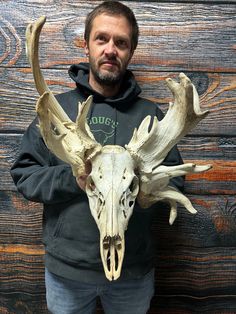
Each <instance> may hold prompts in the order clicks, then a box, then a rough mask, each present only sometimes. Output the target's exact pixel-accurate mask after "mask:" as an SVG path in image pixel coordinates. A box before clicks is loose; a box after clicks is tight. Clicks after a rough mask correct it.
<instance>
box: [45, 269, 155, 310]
mask: <svg viewBox="0 0 236 314" xmlns="http://www.w3.org/2000/svg"><path fill="white" fill-rule="evenodd" d="M45 282H46V297H47V306H48V309H49V311H50V312H51V313H53V314H92V313H95V311H96V299H97V297H100V300H101V303H102V307H103V309H104V312H105V313H106V314H146V313H147V311H148V309H149V306H150V301H151V298H152V296H153V294H154V270H152V271H151V272H149V273H148V274H146V275H145V276H144V277H143V278H141V279H134V280H127V281H123V282H118V281H112V282H107V283H106V284H101V285H97V284H91V283H84V282H78V281H74V280H70V279H66V278H62V277H59V276H57V275H54V274H52V273H51V272H49V271H48V270H47V269H46V272H45Z"/></svg>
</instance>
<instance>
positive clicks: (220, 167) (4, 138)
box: [0, 134, 236, 195]
mask: <svg viewBox="0 0 236 314" xmlns="http://www.w3.org/2000/svg"><path fill="white" fill-rule="evenodd" d="M21 139H22V135H21V134H17V135H14V134H1V135H0V144H1V145H0V155H1V159H0V172H1V181H0V190H15V186H14V183H13V181H12V178H11V176H10V172H9V170H10V167H11V165H12V164H13V162H14V160H15V159H16V157H17V155H18V151H19V147H20V143H21ZM222 143H223V144H222ZM235 146H236V138H228V139H227V142H225V141H224V138H223V139H222V138H218V137H213V138H196V137H188V138H186V139H184V140H183V141H181V145H180V151H181V154H182V156H183V159H184V162H194V163H197V164H212V165H213V168H212V169H211V170H210V171H208V172H205V173H201V174H194V175H188V176H187V177H186V186H185V191H186V193H190V194H232V195H235V194H236V189H235V182H236V162H235V159H236V149H235ZM212 158H215V159H212ZM225 158H227V161H225Z"/></svg>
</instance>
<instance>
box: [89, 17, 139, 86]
mask: <svg viewBox="0 0 236 314" xmlns="http://www.w3.org/2000/svg"><path fill="white" fill-rule="evenodd" d="M131 33H132V28H131V26H130V24H129V22H128V21H127V19H126V18H125V17H123V16H120V15H118V16H110V15H106V14H101V15H98V16H97V17H96V18H95V19H94V21H93V24H92V29H91V33H90V37H89V42H88V43H86V44H85V51H86V53H87V54H88V55H89V62H90V78H89V83H90V85H91V86H93V84H96V83H99V84H100V85H105V86H116V85H117V84H119V83H120V82H121V80H122V78H123V75H124V73H125V71H126V68H127V66H128V64H129V61H130V59H131V57H132V54H133V53H132V51H131Z"/></svg>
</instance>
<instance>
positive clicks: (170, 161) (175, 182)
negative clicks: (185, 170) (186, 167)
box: [156, 106, 185, 192]
mask: <svg viewBox="0 0 236 314" xmlns="http://www.w3.org/2000/svg"><path fill="white" fill-rule="evenodd" d="M156 115H157V118H158V120H162V119H163V117H164V114H163V112H162V111H161V110H160V109H159V107H158V106H157V109H156ZM162 164H163V165H164V166H176V165H182V164H183V159H182V157H181V155H180V152H179V150H178V147H177V145H175V146H174V147H173V148H172V149H171V150H170V151H169V153H168V154H167V156H166V158H165V159H164V161H163V163H162ZM184 181H185V177H184V176H181V177H175V178H172V179H171V180H170V185H171V186H173V187H175V188H177V189H178V190H179V191H181V192H183V190H184Z"/></svg>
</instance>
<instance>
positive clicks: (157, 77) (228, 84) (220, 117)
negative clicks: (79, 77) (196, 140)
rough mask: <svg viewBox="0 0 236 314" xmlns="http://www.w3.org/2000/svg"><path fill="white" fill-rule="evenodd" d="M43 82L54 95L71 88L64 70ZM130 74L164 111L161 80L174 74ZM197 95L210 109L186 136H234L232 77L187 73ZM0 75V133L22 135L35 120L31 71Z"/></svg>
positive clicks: (166, 95) (235, 81)
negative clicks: (133, 75) (20, 133)
mask: <svg viewBox="0 0 236 314" xmlns="http://www.w3.org/2000/svg"><path fill="white" fill-rule="evenodd" d="M43 73H44V76H45V79H46V81H47V83H48V85H49V87H50V89H51V90H52V91H53V92H54V93H55V94H58V93H61V92H65V91H67V90H69V89H71V88H74V87H75V85H74V83H73V82H72V80H71V79H70V78H69V77H68V74H67V70H55V69H50V70H45V71H44V72H43ZM134 74H135V75H136V77H137V80H138V82H139V84H140V86H141V88H142V90H143V92H142V94H141V95H142V96H143V97H146V98H148V99H150V100H152V101H154V102H156V103H158V104H160V108H161V109H162V110H163V111H164V112H166V110H167V107H168V105H167V104H168V103H169V101H172V100H173V98H172V96H171V93H170V91H168V89H167V87H166V84H165V79H166V78H167V77H171V78H174V79H178V75H177V74H176V73H173V72H170V73H159V72H147V71H145V72H140V71H135V72H134ZM187 74H188V75H189V77H190V78H191V79H192V81H193V82H194V84H195V86H196V88H197V89H198V92H199V94H200V96H201V107H202V109H203V110H205V109H208V110H210V114H209V115H208V117H207V118H205V119H204V120H203V121H202V122H201V123H200V124H199V125H198V126H197V127H196V128H195V129H194V130H193V131H192V132H191V133H190V134H195V135H204V136H209V135H210V136H212V135H218V136H219V135H220V136H224V135H225V136H235V137H236V124H235V116H236V106H235V102H236V78H235V75H232V74H218V73H204V74H202V73H193V72H192V73H187ZM0 76H1V78H2V82H1V85H0V92H1V97H0V107H1V111H0V121H1V124H0V131H1V132H4V131H5V130H8V132H9V131H11V132H14V131H18V132H23V131H24V130H25V128H26V127H27V126H28V125H29V124H30V122H31V121H32V120H33V118H34V117H35V103H36V100H37V98H38V94H37V91H36V89H35V86H34V83H33V77H32V73H31V71H29V70H28V69H26V68H22V69H18V68H17V69H14V70H12V69H8V68H6V69H3V68H2V69H1V68H0Z"/></svg>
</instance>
